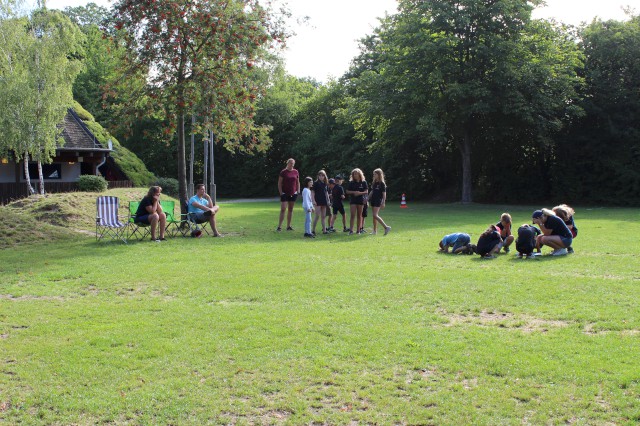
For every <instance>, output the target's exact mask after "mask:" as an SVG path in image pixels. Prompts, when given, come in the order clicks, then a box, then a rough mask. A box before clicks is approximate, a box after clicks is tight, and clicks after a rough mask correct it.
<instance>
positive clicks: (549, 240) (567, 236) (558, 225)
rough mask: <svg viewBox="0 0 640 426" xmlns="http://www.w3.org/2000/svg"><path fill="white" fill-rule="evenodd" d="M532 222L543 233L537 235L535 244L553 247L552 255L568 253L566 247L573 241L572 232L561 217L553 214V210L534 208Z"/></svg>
mask: <svg viewBox="0 0 640 426" xmlns="http://www.w3.org/2000/svg"><path fill="white" fill-rule="evenodd" d="M532 218H533V223H535V224H537V225H539V226H540V230H541V231H542V233H543V234H544V235H540V236H539V237H538V241H537V245H538V247H542V246H543V245H547V246H549V247H551V248H552V249H553V252H552V253H551V254H552V255H553V256H562V255H565V254H567V253H568V250H567V249H568V248H569V247H571V243H572V242H573V234H571V231H570V230H569V228H568V227H567V225H566V224H565V223H564V221H563V220H562V219H560V218H559V217H558V216H556V215H555V213H554V212H553V210H549V209H542V210H536V211H534V212H533V215H532Z"/></svg>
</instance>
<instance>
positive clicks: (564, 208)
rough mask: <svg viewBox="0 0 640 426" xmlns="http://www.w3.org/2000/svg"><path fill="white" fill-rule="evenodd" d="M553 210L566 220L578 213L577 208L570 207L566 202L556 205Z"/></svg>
mask: <svg viewBox="0 0 640 426" xmlns="http://www.w3.org/2000/svg"><path fill="white" fill-rule="evenodd" d="M552 210H553V211H554V212H555V214H556V215H557V216H558V217H559V218H560V219H562V220H564V221H567V220H569V219H571V218H572V217H573V215H574V214H576V212H575V210H573V209H572V208H571V207H569V206H568V205H566V204H560V205H559V206H555V207H554V208H553V209H552Z"/></svg>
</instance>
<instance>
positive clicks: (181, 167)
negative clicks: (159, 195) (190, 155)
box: [178, 111, 189, 214]
mask: <svg viewBox="0 0 640 426" xmlns="http://www.w3.org/2000/svg"><path fill="white" fill-rule="evenodd" d="M178 193H179V196H180V200H181V201H182V200H187V199H189V196H188V195H187V158H186V155H185V140H184V111H179V112H178ZM180 207H181V211H182V213H184V214H186V213H187V212H186V211H185V206H183V203H182V202H181V203H180Z"/></svg>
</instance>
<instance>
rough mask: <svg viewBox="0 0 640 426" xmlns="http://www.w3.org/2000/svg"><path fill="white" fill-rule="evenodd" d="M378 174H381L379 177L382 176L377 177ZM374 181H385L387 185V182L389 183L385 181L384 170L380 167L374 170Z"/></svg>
mask: <svg viewBox="0 0 640 426" xmlns="http://www.w3.org/2000/svg"><path fill="white" fill-rule="evenodd" d="M376 176H379V177H380V179H376ZM373 182H382V183H384V184H385V185H386V184H387V183H386V182H385V181H384V172H383V171H382V169H380V168H378V169H375V170H374V171H373Z"/></svg>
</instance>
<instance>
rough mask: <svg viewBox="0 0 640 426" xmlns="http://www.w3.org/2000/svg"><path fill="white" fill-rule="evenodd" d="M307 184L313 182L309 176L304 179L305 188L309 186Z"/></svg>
mask: <svg viewBox="0 0 640 426" xmlns="http://www.w3.org/2000/svg"><path fill="white" fill-rule="evenodd" d="M309 182H313V179H312V178H311V176H307V177H306V178H304V186H305V188H306V187H308V186H309Z"/></svg>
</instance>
